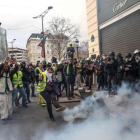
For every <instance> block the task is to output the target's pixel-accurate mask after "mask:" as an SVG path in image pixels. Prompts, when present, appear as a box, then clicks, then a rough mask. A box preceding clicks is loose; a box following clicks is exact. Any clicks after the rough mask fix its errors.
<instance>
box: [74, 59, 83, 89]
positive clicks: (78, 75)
mask: <svg viewBox="0 0 140 140" xmlns="http://www.w3.org/2000/svg"><path fill="white" fill-rule="evenodd" d="M81 72H82V64H81V62H80V59H77V64H76V80H75V84H76V89H78V88H79V87H80V86H81Z"/></svg>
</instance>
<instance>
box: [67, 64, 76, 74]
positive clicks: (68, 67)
mask: <svg viewBox="0 0 140 140" xmlns="http://www.w3.org/2000/svg"><path fill="white" fill-rule="evenodd" d="M69 69H70V65H69V64H68V65H67V74H68V75H69ZM73 72H74V74H75V65H73Z"/></svg>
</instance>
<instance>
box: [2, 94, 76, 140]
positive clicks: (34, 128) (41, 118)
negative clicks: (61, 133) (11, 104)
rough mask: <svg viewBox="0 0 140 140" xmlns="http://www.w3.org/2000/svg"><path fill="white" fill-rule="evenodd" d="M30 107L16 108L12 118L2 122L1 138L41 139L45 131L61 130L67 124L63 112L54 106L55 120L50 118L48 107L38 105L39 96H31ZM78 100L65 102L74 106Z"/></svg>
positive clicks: (19, 139)
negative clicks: (56, 109) (4, 123)
mask: <svg viewBox="0 0 140 140" xmlns="http://www.w3.org/2000/svg"><path fill="white" fill-rule="evenodd" d="M31 101H32V103H31V104H28V106H29V108H22V107H20V108H15V109H14V114H13V115H12V120H9V121H8V122H7V124H6V125H2V123H0V140H36V139H39V140H40V139H41V136H42V134H43V133H44V131H48V130H50V131H51V130H57V129H58V130H59V128H60V127H62V126H64V125H66V124H67V122H65V121H64V120H63V118H62V112H59V113H58V112H56V111H55V108H54V107H53V113H54V117H55V120H56V121H55V122H51V121H50V120H49V116H48V113H47V108H46V107H41V106H40V105H38V103H37V101H38V97H35V98H31ZM77 104H79V103H78V102H72V103H64V104H63V105H65V106H66V107H69V108H72V107H74V106H76V105H77Z"/></svg>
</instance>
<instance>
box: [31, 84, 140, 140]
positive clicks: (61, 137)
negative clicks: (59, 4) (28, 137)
mask: <svg viewBox="0 0 140 140" xmlns="http://www.w3.org/2000/svg"><path fill="white" fill-rule="evenodd" d="M131 93H132V90H131V89H130V88H128V85H126V84H122V87H121V88H120V89H118V96H117V97H114V98H112V99H110V100H114V103H115V104H116V106H118V108H119V106H121V105H122V107H126V110H127V111H128V112H129V113H130V114H131V112H132V110H133V116H135V117H132V118H130V116H129V119H128V118H125V117H121V116H120V115H118V114H115V113H114V112H111V111H110V110H109V109H107V108H106V107H105V106H99V105H98V100H100V99H102V98H103V96H104V95H103V93H102V92H100V93H98V95H99V96H98V97H94V96H93V95H92V96H90V97H87V98H86V99H85V100H84V101H82V102H81V103H80V104H79V105H78V106H75V107H74V108H72V109H66V110H65V111H64V112H63V119H64V120H65V121H68V124H67V125H65V126H63V128H60V129H59V131H58V130H57V131H56V130H54V131H51V132H50V131H49V132H45V135H43V136H42V139H41V140H66V139H67V140H94V139H96V140H133V139H134V140H139V139H140V128H139V122H135V121H132V120H131V119H133V120H135V118H137V119H139V118H140V117H139V116H140V111H139V112H137V111H138V110H137V109H138V108H139V107H138V106H139V105H140V96H139V95H137V93H133V94H134V97H133V98H132V99H129V98H128V96H129V95H130V94H131ZM101 101H102V100H101ZM132 101H133V102H135V104H134V103H132ZM124 102H127V104H125V103H124ZM124 105H126V106H124ZM130 106H131V107H130ZM135 111H136V112H135ZM123 113H124V112H123ZM78 118H82V120H79V121H76V120H77V119H78ZM83 118H84V119H83ZM131 121H132V122H131ZM134 122H135V123H134ZM33 140H36V137H34V138H33Z"/></svg>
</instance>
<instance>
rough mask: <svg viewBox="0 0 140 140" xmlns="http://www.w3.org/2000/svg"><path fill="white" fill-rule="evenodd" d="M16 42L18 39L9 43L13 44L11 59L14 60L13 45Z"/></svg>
mask: <svg viewBox="0 0 140 140" xmlns="http://www.w3.org/2000/svg"><path fill="white" fill-rule="evenodd" d="M15 41H16V39H13V41H11V42H8V43H11V46H12V55H11V58H13V56H14V53H13V44H14V42H15Z"/></svg>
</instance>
